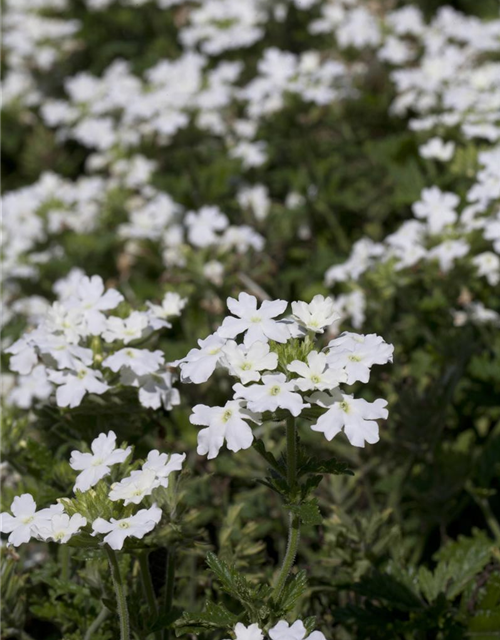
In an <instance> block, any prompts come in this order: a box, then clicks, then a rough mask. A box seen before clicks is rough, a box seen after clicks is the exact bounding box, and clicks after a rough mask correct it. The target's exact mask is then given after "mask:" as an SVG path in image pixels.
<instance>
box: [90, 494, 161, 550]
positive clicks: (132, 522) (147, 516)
mask: <svg viewBox="0 0 500 640" xmlns="http://www.w3.org/2000/svg"><path fill="white" fill-rule="evenodd" d="M161 515H162V512H161V509H160V508H158V507H157V506H156V504H154V505H153V506H152V507H150V508H149V509H141V510H140V511H138V512H137V513H136V514H135V515H133V516H130V517H129V518H122V519H121V520H115V518H111V520H110V521H108V520H104V518H97V520H94V522H93V523H92V529H93V534H92V535H94V536H95V535H97V534H98V533H104V534H106V535H105V536H104V539H103V542H105V543H106V544H109V546H110V547H111V548H112V549H114V550H115V551H119V550H120V549H122V548H123V543H124V542H125V540H126V539H127V538H139V539H142V538H144V536H145V535H146V534H147V533H149V532H150V531H153V529H154V528H155V527H156V525H157V524H158V523H159V522H160V520H161Z"/></svg>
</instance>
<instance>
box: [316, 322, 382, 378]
mask: <svg viewBox="0 0 500 640" xmlns="http://www.w3.org/2000/svg"><path fill="white" fill-rule="evenodd" d="M328 347H329V351H328V353H327V362H328V364H329V366H331V367H334V368H336V369H337V368H343V369H345V371H346V373H347V380H346V381H347V383H348V384H353V383H354V382H356V381H357V380H359V381H361V382H368V380H369V379H370V369H371V367H372V366H373V365H374V364H386V363H387V362H392V355H393V353H394V347H393V345H392V344H387V342H385V340H384V339H383V338H381V337H380V336H377V335H376V334H375V333H371V334H368V335H360V334H357V333H349V332H347V331H346V332H345V333H343V334H342V335H341V336H339V337H338V338H336V339H335V340H332V341H331V342H330V343H329V345H328Z"/></svg>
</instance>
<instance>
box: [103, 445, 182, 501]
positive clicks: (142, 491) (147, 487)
mask: <svg viewBox="0 0 500 640" xmlns="http://www.w3.org/2000/svg"><path fill="white" fill-rule="evenodd" d="M185 458H186V454H185V453H183V454H182V455H181V454H178V453H174V454H172V455H171V456H168V455H167V454H166V453H160V452H159V451H157V450H156V449H155V450H153V451H150V452H149V454H148V457H147V460H146V462H145V463H144V464H143V465H142V469H141V470H140V471H132V473H131V474H130V476H128V477H127V478H124V479H123V480H122V481H121V482H118V483H115V484H113V486H112V488H111V491H110V493H109V498H110V500H124V501H125V506H126V505H128V504H130V503H134V504H139V502H141V500H142V499H143V498H144V496H149V495H151V493H152V491H153V490H154V489H156V488H157V487H168V476H169V475H170V474H171V473H172V471H180V469H181V468H182V463H183V462H184V460H185Z"/></svg>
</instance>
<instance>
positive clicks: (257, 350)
mask: <svg viewBox="0 0 500 640" xmlns="http://www.w3.org/2000/svg"><path fill="white" fill-rule="evenodd" d="M223 351H224V359H223V364H224V365H225V366H226V367H227V368H228V370H229V373H231V374H232V375H234V376H237V377H238V378H239V379H240V380H241V382H242V383H243V384H247V382H258V381H259V380H260V378H261V373H260V372H261V371H274V370H275V369H276V367H277V366H278V355H277V354H276V353H273V352H271V350H270V349H269V344H268V343H267V342H260V341H259V342H254V343H253V344H252V346H251V347H249V348H248V349H247V348H246V347H245V345H242V344H239V345H238V344H236V342H235V341H234V340H228V342H227V344H226V346H225V347H224V348H223Z"/></svg>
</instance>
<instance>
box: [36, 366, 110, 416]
mask: <svg viewBox="0 0 500 640" xmlns="http://www.w3.org/2000/svg"><path fill="white" fill-rule="evenodd" d="M47 375H48V378H49V380H50V381H51V382H54V383H55V384H57V385H60V386H59V387H58V388H57V391H56V402H57V406H58V407H70V408H74V407H78V406H79V404H80V403H81V401H82V400H83V397H84V395H85V394H86V393H95V394H97V395H102V394H103V393H105V392H106V391H107V390H108V389H109V388H110V387H109V385H107V384H106V383H105V382H102V373H101V372H100V371H97V370H96V369H90V368H89V367H86V366H84V365H81V366H79V367H78V369H77V370H75V371H49V372H48V374H47Z"/></svg>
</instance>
